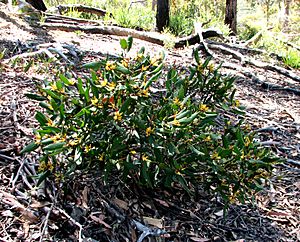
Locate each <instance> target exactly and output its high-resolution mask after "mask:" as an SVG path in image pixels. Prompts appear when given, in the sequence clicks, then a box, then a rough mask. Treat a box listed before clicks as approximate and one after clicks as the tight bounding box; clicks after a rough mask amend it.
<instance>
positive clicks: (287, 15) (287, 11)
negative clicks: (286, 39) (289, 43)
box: [283, 0, 291, 29]
mask: <svg viewBox="0 0 300 242" xmlns="http://www.w3.org/2000/svg"><path fill="white" fill-rule="evenodd" d="M290 5H291V0H285V1H284V24H283V27H284V28H285V29H288V28H289V21H290Z"/></svg>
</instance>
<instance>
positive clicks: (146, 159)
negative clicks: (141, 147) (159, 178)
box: [142, 154, 150, 161]
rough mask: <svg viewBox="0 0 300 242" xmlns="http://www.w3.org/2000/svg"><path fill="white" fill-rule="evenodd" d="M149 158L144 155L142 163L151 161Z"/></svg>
mask: <svg viewBox="0 0 300 242" xmlns="http://www.w3.org/2000/svg"><path fill="white" fill-rule="evenodd" d="M148 158H149V157H148V156H147V155H144V154H143V155H142V161H150V160H149V159H148Z"/></svg>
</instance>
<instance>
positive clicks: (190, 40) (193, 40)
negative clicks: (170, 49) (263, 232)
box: [175, 28, 224, 48]
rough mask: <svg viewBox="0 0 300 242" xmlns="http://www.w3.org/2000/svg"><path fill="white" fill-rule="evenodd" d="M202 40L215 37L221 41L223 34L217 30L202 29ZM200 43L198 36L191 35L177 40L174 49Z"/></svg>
mask: <svg viewBox="0 0 300 242" xmlns="http://www.w3.org/2000/svg"><path fill="white" fill-rule="evenodd" d="M202 37H203V39H208V38H212V37H217V38H221V39H223V38H224V37H223V33H222V32H221V31H219V30H217V29H210V28H209V29H203V30H202ZM198 43H200V37H199V35H198V34H192V35H189V36H186V37H182V38H179V39H177V41H176V43H175V48H181V47H184V46H187V45H195V44H198Z"/></svg>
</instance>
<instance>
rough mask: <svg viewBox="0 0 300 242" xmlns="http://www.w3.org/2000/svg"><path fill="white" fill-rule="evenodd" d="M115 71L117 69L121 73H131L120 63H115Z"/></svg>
mask: <svg viewBox="0 0 300 242" xmlns="http://www.w3.org/2000/svg"><path fill="white" fill-rule="evenodd" d="M116 71H119V72H121V73H123V74H130V73H131V71H130V70H129V69H128V68H126V67H125V66H123V65H122V64H120V63H117V66H116Z"/></svg>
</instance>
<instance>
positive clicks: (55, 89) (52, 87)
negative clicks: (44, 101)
mask: <svg viewBox="0 0 300 242" xmlns="http://www.w3.org/2000/svg"><path fill="white" fill-rule="evenodd" d="M50 89H51V90H52V91H57V90H58V88H57V86H56V84H55V83H52V84H51V85H50Z"/></svg>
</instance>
